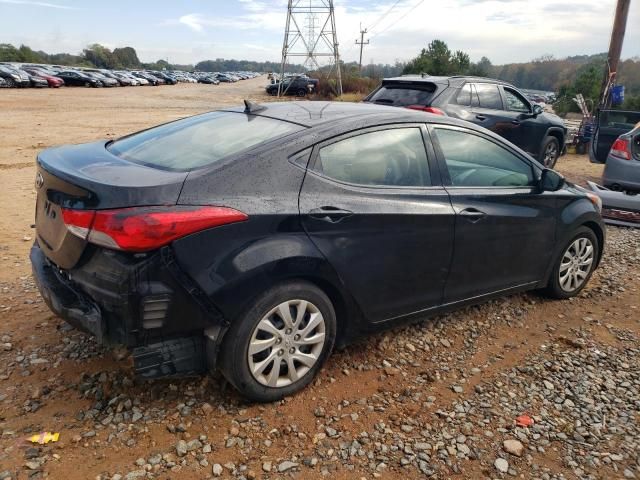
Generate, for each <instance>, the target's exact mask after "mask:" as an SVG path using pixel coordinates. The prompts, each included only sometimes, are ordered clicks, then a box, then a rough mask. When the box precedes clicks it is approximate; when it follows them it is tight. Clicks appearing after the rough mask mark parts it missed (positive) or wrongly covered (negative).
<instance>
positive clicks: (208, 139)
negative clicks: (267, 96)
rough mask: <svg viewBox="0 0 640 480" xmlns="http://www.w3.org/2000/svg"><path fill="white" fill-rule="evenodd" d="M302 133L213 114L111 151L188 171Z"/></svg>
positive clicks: (284, 125)
mask: <svg viewBox="0 0 640 480" xmlns="http://www.w3.org/2000/svg"><path fill="white" fill-rule="evenodd" d="M302 129H303V127H301V126H299V125H295V124H293V123H288V122H283V121H280V120H274V119H271V118H265V117H257V116H255V115H245V114H243V113H231V112H213V113H207V114H205V115H198V116H196V117H190V118H185V119H184V120H178V121H177V122H172V123H168V124H166V125H161V126H159V127H155V128H152V129H150V130H145V131H144V132H140V133H135V134H133V135H130V136H128V137H124V138H121V139H120V140H116V141H115V142H113V143H111V144H110V145H109V146H108V147H107V149H108V150H109V151H110V152H111V153H113V154H114V155H117V156H119V157H120V158H124V159H125V160H129V161H132V162H136V163H142V164H144V165H150V166H153V167H158V168H162V169H167V170H178V171H186V170H192V169H195V168H200V167H204V166H207V165H211V164H213V163H215V162H217V161H218V160H220V159H223V158H225V157H228V156H230V155H233V154H236V153H239V152H241V151H243V150H247V149H249V148H251V147H254V146H256V145H258V144H260V143H263V142H267V141H269V140H273V139H276V138H278V137H282V136H284V135H287V134H289V133H293V132H297V131H300V130H302Z"/></svg>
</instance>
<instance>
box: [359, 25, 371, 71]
mask: <svg viewBox="0 0 640 480" xmlns="http://www.w3.org/2000/svg"><path fill="white" fill-rule="evenodd" d="M366 33H367V29H366V28H365V29H364V30H362V24H360V41H358V39H356V45H360V69H359V71H362V49H363V47H364V46H365V45H369V40H367V41H366V42H365V41H364V35H365V34H366Z"/></svg>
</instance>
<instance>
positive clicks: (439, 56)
mask: <svg viewBox="0 0 640 480" xmlns="http://www.w3.org/2000/svg"><path fill="white" fill-rule="evenodd" d="M470 66H471V61H470V59H469V55H468V54H466V53H465V52H463V51H461V50H457V51H456V52H455V53H451V50H449V47H448V46H447V44H446V43H445V42H443V41H442V40H433V41H432V42H431V43H429V45H428V47H427V48H423V49H422V51H421V52H420V54H419V55H418V56H417V57H416V58H414V59H413V60H411V61H410V62H409V63H407V65H406V66H405V67H404V70H403V73H405V74H406V73H428V74H429V75H453V74H464V73H467V72H468V71H469V70H470Z"/></svg>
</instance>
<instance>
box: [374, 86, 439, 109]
mask: <svg viewBox="0 0 640 480" xmlns="http://www.w3.org/2000/svg"><path fill="white" fill-rule="evenodd" d="M436 88H437V87H436V85H435V84H434V83H426V82H425V83H424V84H420V85H415V84H413V85H407V84H388V85H383V86H382V87H380V89H378V90H377V91H376V92H375V93H374V94H373V95H371V97H369V99H368V101H369V102H372V103H378V104H380V105H392V106H394V107H406V106H408V105H424V106H428V105H429V103H430V102H431V99H432V98H433V94H434V93H435V91H436Z"/></svg>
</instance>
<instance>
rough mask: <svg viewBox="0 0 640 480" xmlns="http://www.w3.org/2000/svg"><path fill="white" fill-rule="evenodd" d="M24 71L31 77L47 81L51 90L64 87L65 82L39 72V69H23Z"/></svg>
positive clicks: (41, 71)
mask: <svg viewBox="0 0 640 480" xmlns="http://www.w3.org/2000/svg"><path fill="white" fill-rule="evenodd" d="M22 70H24V71H25V72H27V73H28V74H29V75H33V76H34V77H39V78H43V79H45V80H46V81H47V83H48V84H49V86H50V87H51V88H58V87H62V86H63V85H64V80H62V79H61V78H60V77H55V76H53V75H51V74H49V73H47V72H45V71H43V70H38V69H37V68H28V67H27V68H23V69H22Z"/></svg>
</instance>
